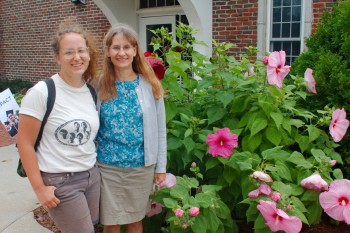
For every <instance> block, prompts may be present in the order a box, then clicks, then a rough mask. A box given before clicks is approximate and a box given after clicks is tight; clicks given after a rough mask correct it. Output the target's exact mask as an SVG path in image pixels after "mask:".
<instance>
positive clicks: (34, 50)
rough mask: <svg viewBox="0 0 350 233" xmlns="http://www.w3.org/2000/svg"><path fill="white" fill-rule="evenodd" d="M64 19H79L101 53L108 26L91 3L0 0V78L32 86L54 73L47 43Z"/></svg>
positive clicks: (62, 0)
mask: <svg viewBox="0 0 350 233" xmlns="http://www.w3.org/2000/svg"><path fill="white" fill-rule="evenodd" d="M67 16H77V18H79V21H80V22H81V23H82V24H83V25H84V26H85V28H86V29H88V30H89V31H91V32H92V33H93V35H94V38H95V40H96V44H97V45H99V50H100V52H102V40H103V37H104V35H105V33H106V32H107V30H108V29H109V27H110V24H109V22H108V20H107V18H106V17H105V16H104V14H103V13H102V12H101V11H100V9H99V8H98V7H97V6H96V5H95V4H94V3H93V1H86V5H79V4H78V5H76V4H74V3H72V2H71V1H69V0H48V1H41V0H25V1H10V0H1V1H0V79H17V78H21V79H27V80H30V81H32V82H33V83H35V82H37V81H39V80H41V79H44V78H47V77H50V76H51V75H53V74H54V73H56V72H58V66H57V65H56V63H55V60H54V56H53V52H52V49H51V47H50V43H51V39H52V36H53V35H54V34H55V32H56V29H57V27H58V25H59V23H60V22H61V21H62V20H63V19H64V18H65V17H67Z"/></svg>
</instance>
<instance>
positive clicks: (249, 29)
mask: <svg viewBox="0 0 350 233" xmlns="http://www.w3.org/2000/svg"><path fill="white" fill-rule="evenodd" d="M335 2H337V0H313V18H314V21H313V25H312V29H313V30H315V28H316V26H317V25H316V24H317V23H318V22H319V18H320V16H321V14H322V13H323V12H324V11H325V10H327V11H329V10H331V9H332V5H333V4H334V3H335ZM257 18H258V0H213V39H214V40H216V41H217V42H230V43H233V44H236V45H237V47H236V48H233V49H231V50H230V51H229V53H230V54H231V55H238V54H240V53H245V52H246V49H245V48H244V47H247V46H250V45H253V46H257Z"/></svg>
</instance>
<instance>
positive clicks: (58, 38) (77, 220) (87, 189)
mask: <svg viewBox="0 0 350 233" xmlns="http://www.w3.org/2000/svg"><path fill="white" fill-rule="evenodd" d="M52 48H53V51H54V54H55V59H56V62H57V64H58V65H59V66H60V71H59V73H57V74H55V75H53V76H52V77H51V79H52V80H53V82H54V86H55V90H56V95H55V96H56V97H55V102H54V106H53V109H52V111H51V113H50V115H49V117H48V119H47V122H46V124H45V127H44V129H43V132H42V138H41V141H40V144H39V146H38V147H36V145H35V144H36V143H35V142H36V139H37V136H38V134H39V130H40V127H41V124H42V121H43V117H44V115H45V113H46V108H47V98H48V88H47V86H46V84H45V83H44V82H43V81H40V82H38V83H37V84H36V85H35V86H34V87H33V88H31V89H30V90H29V91H28V92H27V94H26V96H25V97H24V99H23V101H22V105H21V109H20V115H19V127H18V130H19V131H18V149H19V154H20V157H21V160H22V163H23V166H24V169H25V171H26V174H27V176H28V178H29V181H30V183H31V185H32V187H33V190H34V192H35V194H36V196H37V198H38V200H39V202H40V204H41V205H42V206H43V207H44V208H45V209H47V210H48V212H49V215H50V216H51V217H52V219H53V220H54V222H55V223H56V224H57V225H58V227H59V228H60V230H61V232H62V233H77V232H80V233H93V232H94V224H97V223H98V222H99V198H100V174H99V170H98V168H97V166H96V165H95V163H96V148H95V143H94V139H95V136H96V134H97V131H98V128H99V117H98V112H97V109H96V105H95V102H94V100H93V97H92V95H91V93H90V90H89V88H88V86H87V82H91V81H93V80H94V79H95V77H96V67H97V60H96V59H97V52H96V49H95V47H94V45H93V43H92V40H91V38H90V37H89V36H88V34H87V32H86V31H84V29H83V28H82V26H81V25H80V24H78V23H77V21H76V20H75V19H71V18H69V19H66V20H64V21H63V22H62V23H61V24H60V27H59V29H58V31H57V33H56V35H55V36H54V38H53V42H52ZM77 121H78V122H85V123H86V124H87V126H88V129H89V131H90V133H91V134H90V137H88V138H84V139H83V140H82V141H81V143H71V142H69V141H68V140H66V139H64V138H66V137H65V136H64V137H62V132H66V134H68V133H73V134H74V131H75V130H76V127H75V125H74V122H77ZM63 139H64V140H63Z"/></svg>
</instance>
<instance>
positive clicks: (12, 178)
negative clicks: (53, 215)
mask: <svg viewBox="0 0 350 233" xmlns="http://www.w3.org/2000/svg"><path fill="white" fill-rule="evenodd" d="M18 158H19V155H18V152H17V148H16V147H15V145H10V146H5V147H0V232H1V233H23V232H26V233H51V231H50V230H48V229H46V228H44V227H42V226H41V225H40V224H39V223H37V221H36V220H35V219H34V216H33V212H32V211H33V210H34V209H36V208H38V207H39V206H40V205H39V203H38V200H37V199H36V196H35V194H34V192H33V190H32V188H31V186H30V183H29V181H28V179H27V178H22V177H20V176H18V175H17V173H16V168H17V163H18Z"/></svg>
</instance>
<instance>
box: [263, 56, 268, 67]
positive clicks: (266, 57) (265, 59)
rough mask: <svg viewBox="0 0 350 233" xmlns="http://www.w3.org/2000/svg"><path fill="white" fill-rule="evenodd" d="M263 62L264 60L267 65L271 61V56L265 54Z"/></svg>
mask: <svg viewBox="0 0 350 233" xmlns="http://www.w3.org/2000/svg"><path fill="white" fill-rule="evenodd" d="M262 62H263V63H264V64H265V65H267V64H268V63H269V57H268V56H264V57H263V58H262Z"/></svg>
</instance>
